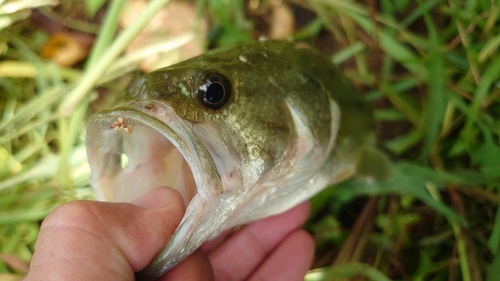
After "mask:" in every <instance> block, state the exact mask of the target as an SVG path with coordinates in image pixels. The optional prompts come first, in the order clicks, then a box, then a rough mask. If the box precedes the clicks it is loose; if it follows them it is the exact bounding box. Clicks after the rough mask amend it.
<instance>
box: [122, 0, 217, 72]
mask: <svg viewBox="0 0 500 281" xmlns="http://www.w3.org/2000/svg"><path fill="white" fill-rule="evenodd" d="M148 3H149V1H145V0H131V1H129V2H128V4H127V7H126V8H125V11H124V12H123V15H122V17H121V19H120V22H121V26H122V27H124V28H126V27H127V26H129V25H131V24H132V23H133V22H134V21H135V20H136V19H137V17H138V16H139V14H140V13H141V12H142V11H143V10H144V9H145V7H146V5H147V4H148ZM207 30H208V23H207V20H206V18H204V17H202V18H199V17H198V16H197V12H196V6H195V4H194V3H191V2H186V1H171V2H170V3H169V4H168V5H166V6H165V7H164V8H163V9H162V10H160V11H159V12H158V14H157V15H156V16H155V17H153V18H152V19H151V21H150V22H149V23H148V25H147V26H146V27H145V28H144V30H143V31H142V32H141V33H140V34H139V35H138V36H137V37H136V38H135V39H134V41H133V42H132V43H131V44H130V45H129V47H128V48H127V50H126V53H131V52H133V51H134V50H137V49H140V48H142V47H144V46H147V45H151V44H154V43H156V42H159V41H162V40H165V39H166V38H173V37H176V36H179V35H181V34H185V33H187V32H194V33H195V37H194V39H193V40H191V41H190V42H189V43H187V44H185V45H184V46H182V47H181V48H179V50H178V51H175V52H167V53H155V54H152V55H151V56H150V57H148V58H147V59H145V60H143V61H141V62H140V69H141V70H142V71H144V72H150V71H152V70H155V69H157V68H160V67H165V66H168V65H171V64H173V63H176V62H179V61H182V60H186V59H189V58H191V57H194V56H197V55H200V54H201V53H202V52H203V51H204V48H203V46H204V45H205V38H206V34H207Z"/></svg>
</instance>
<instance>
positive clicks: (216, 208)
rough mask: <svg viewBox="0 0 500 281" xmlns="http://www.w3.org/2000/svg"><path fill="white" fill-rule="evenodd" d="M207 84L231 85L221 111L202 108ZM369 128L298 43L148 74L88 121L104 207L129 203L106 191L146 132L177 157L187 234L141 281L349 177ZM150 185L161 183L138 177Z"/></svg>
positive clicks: (243, 49) (317, 59) (366, 114)
mask: <svg viewBox="0 0 500 281" xmlns="http://www.w3.org/2000/svg"><path fill="white" fill-rule="evenodd" d="M214 76H217V77H218V76H222V77H224V78H225V79H227V82H228V83H227V84H228V85H227V87H226V88H227V89H225V90H228V91H229V92H228V93H229V98H228V99H227V102H225V104H224V105H223V106H221V107H220V108H216V109H214V108H210V107H207V106H206V104H204V102H203V100H202V99H200V96H199V88H200V85H201V84H203V83H205V81H206V80H207V79H210V78H211V77H214ZM229 88H230V89H229ZM159 112H163V113H161V114H163V115H161V114H160V113H159ZM165 116H168V118H167V117H165ZM118 117H121V118H123V120H125V122H127V124H125V126H129V127H130V130H131V131H132V133H131V134H130V136H127V134H126V132H119V133H118V134H116V133H115V132H114V131H113V130H112V129H113V128H112V126H111V127H110V124H115V123H116V118H118ZM169 118H170V119H169ZM113 122H114V123H113ZM373 122H374V121H373V114H372V110H371V109H370V106H369V105H368V104H367V103H365V102H364V101H363V98H362V96H361V95H360V94H359V93H358V92H357V91H356V90H355V89H354V87H353V86H352V84H351V83H350V82H349V81H348V80H347V79H346V78H345V76H344V75H343V74H342V72H341V71H340V70H339V69H338V68H337V67H336V66H335V65H333V64H332V63H331V62H330V61H329V59H328V58H326V57H324V56H322V55H320V54H319V53H317V52H315V51H313V50H311V49H310V48H308V47H305V46H304V45H303V44H297V43H288V42H281V41H271V42H252V43H246V44H241V45H236V46H234V47H230V48H226V49H221V50H214V51H210V52H207V53H206V54H204V55H202V56H199V57H196V58H193V59H190V60H187V61H185V62H181V63H179V64H176V65H173V66H170V67H167V68H163V69H159V70H156V71H153V72H151V73H149V74H147V75H145V76H144V77H143V78H142V79H140V80H139V81H138V82H137V83H136V84H135V86H133V87H132V89H131V90H130V92H129V94H128V95H127V96H126V97H125V98H124V99H123V100H122V101H121V102H119V103H118V104H117V106H116V107H114V108H113V109H110V110H108V111H105V112H102V113H99V114H97V115H95V116H94V117H92V118H91V119H90V120H89V129H88V134H87V142H88V146H89V161H90V163H91V167H92V171H93V175H92V182H93V185H94V187H95V188H96V189H97V191H98V193H100V194H101V195H102V196H101V198H102V199H105V200H133V199H134V198H126V196H125V197H123V198H118V196H116V194H118V192H117V191H110V188H111V187H110V186H112V185H116V182H117V181H116V180H115V178H118V177H120V176H121V174H120V173H123V172H122V170H121V169H120V168H119V167H118V168H117V161H118V160H117V159H116V157H117V155H119V154H120V153H122V152H123V151H125V152H126V153H129V154H133V153H132V151H128V150H127V149H129V150H136V149H137V150H141V149H142V150H147V149H148V147H147V146H146V147H144V145H141V142H140V138H139V137H138V134H142V133H141V132H143V134H144V135H145V136H149V135H148V134H150V132H152V131H155V132H159V133H161V134H163V136H165V137H166V138H168V139H169V140H170V142H171V143H173V144H174V146H175V147H176V148H177V149H179V150H180V151H181V153H183V156H184V158H185V159H186V161H187V162H188V164H189V167H190V169H191V170H192V172H193V175H194V178H195V181H196V188H197V195H195V197H193V198H185V199H186V200H187V202H189V206H188V209H187V211H186V215H185V217H184V219H183V222H182V223H181V225H180V226H179V228H178V229H177V231H176V233H175V234H174V236H173V237H172V239H171V241H170V242H169V244H168V245H167V246H166V247H165V248H164V249H163V250H162V251H161V252H160V253H159V254H158V255H157V256H156V257H155V258H154V260H153V261H152V263H151V264H150V265H149V266H148V267H146V269H144V270H143V271H142V272H141V273H139V274H138V279H140V278H142V279H141V280H152V279H154V278H156V277H158V276H160V275H161V274H162V273H164V272H165V271H167V270H168V269H169V268H171V267H173V266H175V264H177V263H178V262H180V260H182V259H183V258H184V257H186V256H187V255H189V254H190V253H192V252H193V251H194V250H195V249H196V248H198V247H199V246H200V245H201V243H203V242H204V241H205V240H207V239H209V238H211V237H214V236H216V235H217V234H218V233H220V232H221V231H223V230H225V229H227V228H230V227H234V226H235V225H238V224H243V223H246V222H249V221H252V220H256V219H260V218H263V217H267V216H270V215H274V214H277V213H279V212H283V211H286V210H288V209H290V208H292V207H293V206H295V205H297V204H299V203H300V202H302V201H305V200H307V199H308V198H310V197H311V196H313V195H314V194H316V193H317V192H319V191H320V190H322V189H323V188H325V187H326V186H328V185H330V184H333V183H336V182H339V181H342V180H344V179H346V178H349V177H351V176H352V175H354V174H355V172H356V167H357V166H358V165H359V163H360V162H362V161H363V159H362V158H363V150H364V149H365V148H366V147H367V146H369V145H370V144H371V142H372V140H373ZM132 127H133V128H132ZM125 128H128V127H125ZM136 128H139V129H138V130H139V132H136ZM144 128H146V129H144ZM141 130H142V131H141ZM155 134H156V133H151V136H153V137H149V138H148V137H146V139H147V141H146V144H151V143H153V142H152V141H150V139H151V138H157V137H156V135H155ZM127 138H131V140H130V141H128V140H127ZM154 143H155V144H156V142H154ZM111 144H112V145H111ZM106 146H110V148H109V149H108V148H106ZM106 159H107V160H106ZM104 160H106V161H108V162H106V161H104ZM151 160H156V159H151V158H148V160H147V161H143V162H140V160H134V161H135V162H134V161H132V162H133V165H132V166H133V167H136V168H137V167H139V166H141V165H145V164H147V163H149V162H152V161H151ZM148 161H149V162H148ZM101 163H107V164H101ZM137 163H139V164H137ZM137 169H138V168H137ZM151 175H153V177H154V176H156V175H157V174H154V173H153V174H147V176H145V177H151ZM135 177H141V175H140V173H135ZM148 180H149V179H148ZM158 183H161V180H160V179H159V180H157V181H154V180H153V182H152V183H150V184H149V186H146V187H144V186H143V185H142V184H140V185H139V184H138V185H135V186H134V185H132V184H131V186H129V187H127V186H125V187H121V188H124V189H125V190H127V192H121V193H120V194H125V195H126V194H128V193H130V194H132V193H134V192H132V190H133V189H137V188H139V187H140V188H143V189H144V190H143V192H142V193H145V192H147V191H148V190H149V189H151V188H154V187H155V186H157V184H158ZM144 185H147V184H144ZM103 194H107V195H103ZM134 194H135V193H134ZM139 195H140V194H135V196H136V197H137V196H139ZM124 198H125V199H124Z"/></svg>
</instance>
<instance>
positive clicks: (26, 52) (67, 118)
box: [0, 0, 500, 281]
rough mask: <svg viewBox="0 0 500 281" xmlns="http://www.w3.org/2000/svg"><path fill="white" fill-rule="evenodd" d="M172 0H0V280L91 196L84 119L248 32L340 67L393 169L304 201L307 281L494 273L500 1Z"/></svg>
mask: <svg viewBox="0 0 500 281" xmlns="http://www.w3.org/2000/svg"><path fill="white" fill-rule="evenodd" d="M167 2H169V1H167V0H150V1H145V0H130V1H123V0H110V1H105V0H59V1H57V0H39V1H22V0H0V280H19V279H20V278H21V277H22V276H23V275H24V274H25V273H26V271H27V269H28V265H29V261H30V258H31V256H32V254H33V247H34V243H35V240H36V237H37V234H38V231H39V226H40V222H41V221H42V220H43V218H44V217H45V216H46V215H47V214H48V213H49V212H50V211H51V210H52V209H53V208H55V207H56V206H58V205H60V204H61V203H63V202H66V201H68V200H77V199H82V198H93V196H94V195H93V191H92V189H91V188H90V187H89V181H88V180H89V173H90V171H89V167H88V164H87V161H86V154H85V120H86V119H87V118H88V116H89V115H90V114H92V113H93V112H96V111H99V110H101V109H103V108H106V107H109V106H110V105H111V104H112V103H113V101H114V100H116V99H117V98H119V97H121V96H123V95H124V93H125V91H126V89H127V87H129V86H130V85H131V84H132V83H133V82H134V81H135V80H136V79H137V78H138V77H140V75H141V73H142V72H144V71H149V70H151V69H154V68H156V67H158V66H159V64H162V65H164V64H169V63H174V62H177V61H179V60H182V59H185V58H187V57H189V56H193V55H196V54H198V53H200V52H203V51H204V50H206V49H209V48H216V47H220V46H227V45H230V44H234V43H236V42H242V41H249V40H255V39H257V38H259V37H267V38H274V39H290V40H297V41H303V42H306V43H308V44H310V45H313V46H315V47H316V48H317V49H318V50H320V51H321V52H323V53H324V54H325V55H327V56H328V57H329V58H330V59H331V60H332V61H333V62H334V63H336V64H338V65H339V66H340V67H341V68H342V69H343V70H344V71H345V74H346V75H347V76H348V78H349V79H350V80H351V81H352V82H353V83H354V84H355V85H356V87H357V88H358V89H359V90H360V91H362V92H363V93H365V96H366V99H367V100H368V101H369V102H371V103H372V104H373V107H374V109H375V117H376V120H377V128H376V130H377V134H378V136H379V139H380V147H381V148H383V149H384V150H385V151H386V152H387V154H388V155H390V157H391V158H392V159H393V160H394V163H395V164H394V166H393V175H394V176H393V178H392V179H391V180H390V181H387V182H381V183H367V182H366V181H360V180H356V179H354V180H350V181H347V182H345V183H342V184H340V185H339V186H336V187H332V188H328V189H326V190H325V191H324V192H322V193H321V194H319V195H318V196H316V197H315V198H314V199H313V200H312V202H313V210H312V215H311V218H310V220H309V221H308V223H307V224H306V226H305V227H306V229H307V230H308V231H310V232H311V233H312V235H313V236H314V238H315V240H316V245H317V251H316V259H315V262H314V265H313V268H316V269H314V270H311V271H310V272H309V273H308V275H307V276H306V277H305V279H306V280H378V281H381V280H432V281H441V280H443V281H444V280H449V281H455V280H464V281H481V280H487V281H498V280H500V251H499V243H500V211H499V208H498V201H499V194H500V193H499V188H500V181H499V179H500V147H499V134H500V123H499V120H498V119H497V117H498V114H499V113H500V106H499V103H498V100H499V97H500V89H499V85H500V83H499V77H500V55H499V54H498V52H497V50H498V47H499V45H500V24H499V15H500V6H499V2H498V1H496V0H467V1H465V0H419V1H409V0H398V1H390V0H380V1H375V0H358V1H355V0H293V1H285V0H283V1H281V0H268V1H265V0H247V1H232V0H231V1H229V0H226V1H222V0H199V1H192V2H190V1H175V2H174V1H173V2H172V3H168V4H167ZM165 5H166V8H163V7H164V6H165ZM173 6H178V7H177V8H172V7H173ZM179 7H180V8H179ZM168 9H173V10H170V11H169V10H168ZM157 13H159V14H160V16H159V17H156V18H153V15H155V14H157ZM146 25H147V27H146V31H144V32H142V33H141V34H139V32H140V30H141V29H143V28H144V27H145V26H146ZM133 39H134V42H133V43H131V42H132V40H133Z"/></svg>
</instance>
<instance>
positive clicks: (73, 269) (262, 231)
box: [23, 187, 314, 281]
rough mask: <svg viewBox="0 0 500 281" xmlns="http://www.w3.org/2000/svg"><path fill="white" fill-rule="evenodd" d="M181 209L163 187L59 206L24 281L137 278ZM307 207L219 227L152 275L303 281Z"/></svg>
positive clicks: (310, 248)
mask: <svg viewBox="0 0 500 281" xmlns="http://www.w3.org/2000/svg"><path fill="white" fill-rule="evenodd" d="M184 208H185V207H184V203H183V200H182V198H181V196H180V194H179V193H178V192H177V191H176V190H174V189H171V188H166V187H161V188H157V189H155V190H153V191H151V192H149V193H148V194H146V195H144V196H143V197H141V198H139V199H138V200H137V201H135V202H134V204H129V203H109V202H95V201H74V202H69V203H66V204H63V205H61V206H60V207H58V208H56V209H55V210H54V211H53V212H52V213H50V214H49V215H48V216H47V218H46V219H45V220H44V222H43V224H42V227H41V230H40V234H39V237H38V240H37V242H36V246H35V253H34V255H33V259H32V261H31V266H30V271H29V272H28V275H27V276H26V277H25V278H24V279H23V280H30V281H31V280H75V281H79V280H135V278H134V272H136V271H139V270H141V269H142V268H144V267H145V266H146V265H147V264H148V262H149V261H150V260H151V259H152V258H153V257H154V255H155V254H156V253H157V252H158V251H159V250H160V249H161V248H162V247H163V246H164V245H165V244H166V243H167V241H168V239H169V238H170V236H171V235H172V234H173V233H174V231H175V229H176V228H177V225H178V224H179V223H180V221H181V219H182V216H183V215H184ZM309 209H310V206H309V203H308V202H306V203H303V204H301V205H299V206H297V207H295V208H293V209H291V210H289V211H287V212H285V213H283V214H279V215H276V216H273V217H269V218H266V219H263V220H260V221H256V222H253V223H250V224H248V225H245V226H243V227H242V228H241V229H240V230H239V231H237V232H235V233H231V234H230V232H225V233H223V234H222V235H221V236H219V237H218V238H217V239H214V240H213V241H209V242H206V243H205V244H204V245H203V246H202V247H201V249H198V250H197V251H195V252H194V253H193V254H192V255H191V256H189V257H188V258H186V259H185V260H184V261H182V262H181V263H180V264H179V265H177V266H176V267H175V268H173V269H172V270H170V271H169V272H167V273H166V274H165V275H163V276H162V277H160V278H159V279H158V280H161V281H166V280H193V281H198V280H200V281H201V280H218V281H229V280H273V281H279V280H303V277H304V275H305V273H306V271H307V270H308V268H309V266H310V264H311V262H312V259H313V254H314V242H313V240H312V237H311V236H310V235H309V234H308V233H307V232H306V231H304V230H302V229H300V226H301V225H302V224H303V223H304V221H305V220H306V219H307V216H308V214H309ZM221 241H222V242H221ZM219 242H221V243H219ZM214 245H217V246H216V247H214Z"/></svg>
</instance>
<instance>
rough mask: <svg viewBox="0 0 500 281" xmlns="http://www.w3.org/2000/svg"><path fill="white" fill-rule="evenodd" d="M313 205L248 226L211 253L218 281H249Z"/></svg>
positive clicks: (298, 207)
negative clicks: (252, 274)
mask: <svg viewBox="0 0 500 281" xmlns="http://www.w3.org/2000/svg"><path fill="white" fill-rule="evenodd" d="M309 209H310V205H309V202H305V203H303V204H300V205H299V206H297V207H295V208H293V209H291V210H289V211H287V212H285V213H282V214H279V215H276V216H272V217H269V218H266V219H263V220H260V221H256V222H253V223H250V224H248V225H247V226H244V227H243V228H242V229H241V230H240V231H238V232H237V233H235V234H233V235H232V236H231V237H229V238H228V239H227V241H225V242H224V243H223V244H222V245H221V246H219V247H218V248H216V249H215V250H214V251H212V252H211V253H209V255H208V257H209V258H210V261H211V262H212V267H213V269H214V273H215V277H216V279H217V280H243V279H245V278H247V277H248V276H249V275H250V274H251V273H252V272H253V271H254V270H255V269H256V268H257V267H258V266H259V265H260V264H261V263H262V261H263V260H265V258H266V257H267V256H268V255H269V253H271V252H272V251H273V250H274V248H275V247H276V246H277V245H278V244H279V243H280V242H281V241H282V240H283V239H284V238H285V237H286V236H287V235H288V234H289V233H290V232H291V231H293V230H294V229H297V228H298V227H300V226H301V225H302V224H303V223H304V221H305V220H306V219H307V216H308V215H309Z"/></svg>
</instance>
